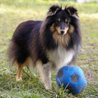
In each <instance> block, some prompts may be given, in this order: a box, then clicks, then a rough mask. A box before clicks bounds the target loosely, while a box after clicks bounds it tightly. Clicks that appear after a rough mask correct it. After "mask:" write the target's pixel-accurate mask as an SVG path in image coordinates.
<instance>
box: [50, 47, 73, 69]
mask: <svg viewBox="0 0 98 98" xmlns="http://www.w3.org/2000/svg"><path fill="white" fill-rule="evenodd" d="M73 56H74V50H72V49H70V50H66V49H65V48H63V47H58V48H57V49H56V50H53V51H48V57H49V60H50V61H51V62H53V64H54V65H55V66H56V68H57V69H60V68H61V67H64V66H65V65H66V64H68V63H69V62H70V61H71V60H72V58H73Z"/></svg>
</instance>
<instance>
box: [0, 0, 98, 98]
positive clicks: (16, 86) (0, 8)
mask: <svg viewBox="0 0 98 98" xmlns="http://www.w3.org/2000/svg"><path fill="white" fill-rule="evenodd" d="M35 1H38V0H35ZM53 4H59V5H62V6H63V7H64V6H65V5H73V6H74V7H76V8H77V9H78V12H79V16H80V24H81V30H82V40H83V42H82V50H81V53H80V54H79V56H78V59H77V61H76V65H78V66H80V67H81V68H82V69H83V70H84V73H85V76H86V78H87V80H88V86H87V88H86V89H85V91H84V92H83V93H82V94H81V95H79V96H72V95H71V94H67V91H66V90H65V91H64V90H62V88H61V89H60V88H58V86H57V84H56V80H55V76H56V72H55V73H53V74H52V86H53V87H52V90H51V91H46V90H45V89H44V86H43V84H42V83H41V82H40V81H39V79H38V75H37V74H35V75H34V77H33V78H32V75H31V73H30V71H29V70H28V69H26V68H24V72H23V75H22V76H23V82H21V83H17V82H16V81H15V77H16V71H17V68H16V67H15V66H14V67H11V66H10V63H9V61H8V58H7V49H8V46H9V43H10V39H11V37H12V35H13V32H14V30H15V28H16V27H17V26H18V24H19V23H21V22H23V21H26V20H44V19H45V17H46V13H47V11H48V9H49V7H50V6H51V5H53ZM28 75H29V76H28ZM2 97H3V98H97V97H98V4H97V3H88V4H77V3H74V2H57V1H56V0H54V2H51V1H49V2H46V1H44V2H42V1H40V2H34V1H33V0H9V1H8V0H0V98H2Z"/></svg>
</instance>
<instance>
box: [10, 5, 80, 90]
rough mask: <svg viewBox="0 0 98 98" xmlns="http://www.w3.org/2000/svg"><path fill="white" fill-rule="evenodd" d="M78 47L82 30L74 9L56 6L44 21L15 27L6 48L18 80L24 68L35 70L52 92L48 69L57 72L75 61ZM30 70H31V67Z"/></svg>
mask: <svg viewBox="0 0 98 98" xmlns="http://www.w3.org/2000/svg"><path fill="white" fill-rule="evenodd" d="M80 48H81V30H80V25H79V16H78V12H77V9H76V8H74V7H72V6H68V7H65V8H64V9H62V7H60V6H58V5H53V6H51V7H50V8H49V11H48V13H47V17H46V19H45V20H44V21H33V20H29V21H25V22H22V23H21V24H19V26H18V27H17V28H16V30H15V32H14V34H13V37H12V39H11V43H10V46H9V52H8V54H9V58H10V61H11V62H12V64H16V65H17V67H18V71H17V76H16V81H21V80H22V78H21V72H22V69H23V67H24V66H28V67H30V66H33V67H35V68H36V69H37V71H38V73H39V75H40V77H41V80H42V81H43V82H44V86H45V89H47V90H49V89H51V69H52V68H56V69H60V68H61V67H64V66H66V65H67V64H72V62H74V61H75V59H76V57H77V54H78V52H79V50H80ZM30 69H31V67H30Z"/></svg>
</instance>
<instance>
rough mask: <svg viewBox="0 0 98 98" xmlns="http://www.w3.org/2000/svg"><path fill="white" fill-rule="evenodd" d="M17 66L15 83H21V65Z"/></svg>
mask: <svg viewBox="0 0 98 98" xmlns="http://www.w3.org/2000/svg"><path fill="white" fill-rule="evenodd" d="M17 66H18V71H17V76H16V81H22V78H21V72H22V69H23V65H21V66H19V64H17Z"/></svg>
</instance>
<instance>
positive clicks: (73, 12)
mask: <svg viewBox="0 0 98 98" xmlns="http://www.w3.org/2000/svg"><path fill="white" fill-rule="evenodd" d="M65 10H67V12H68V13H69V15H70V16H72V17H75V18H76V19H79V16H78V13H77V9H75V8H74V7H66V8H65Z"/></svg>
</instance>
